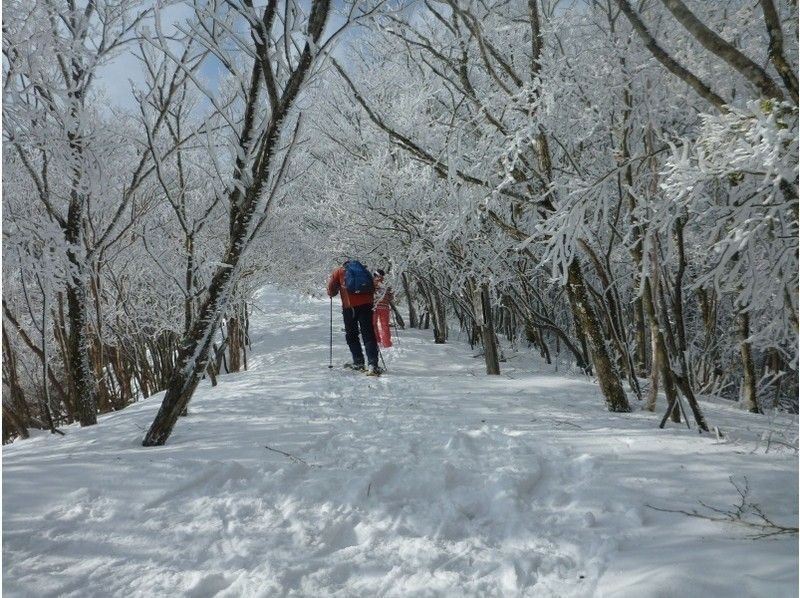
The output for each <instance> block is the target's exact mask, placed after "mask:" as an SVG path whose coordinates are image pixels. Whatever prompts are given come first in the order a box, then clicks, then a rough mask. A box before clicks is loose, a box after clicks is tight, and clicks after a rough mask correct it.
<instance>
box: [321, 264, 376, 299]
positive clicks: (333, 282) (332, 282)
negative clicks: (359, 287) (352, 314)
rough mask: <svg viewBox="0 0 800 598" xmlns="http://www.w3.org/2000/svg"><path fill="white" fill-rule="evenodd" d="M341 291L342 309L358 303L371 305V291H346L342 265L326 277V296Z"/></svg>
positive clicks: (331, 295)
mask: <svg viewBox="0 0 800 598" xmlns="http://www.w3.org/2000/svg"><path fill="white" fill-rule="evenodd" d="M339 291H341V292H342V295H341V296H342V309H347V308H349V307H358V306H359V305H372V299H373V294H372V293H358V294H356V293H353V294H351V293H348V292H347V288H346V287H345V286H344V267H343V266H339V267H338V268H336V269H335V270H334V271H333V272H331V277H330V278H329V279H328V297H333V296H334V295H336V294H338V293H339Z"/></svg>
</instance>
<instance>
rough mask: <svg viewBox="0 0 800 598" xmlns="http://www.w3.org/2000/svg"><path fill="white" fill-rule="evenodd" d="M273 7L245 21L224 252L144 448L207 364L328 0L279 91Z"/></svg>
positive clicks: (158, 439) (318, 7)
mask: <svg viewBox="0 0 800 598" xmlns="http://www.w3.org/2000/svg"><path fill="white" fill-rule="evenodd" d="M274 8H275V2H270V3H268V5H267V9H266V11H265V13H264V15H263V17H264V18H263V20H260V21H258V22H257V23H256V22H255V21H254V22H253V23H251V26H253V27H254V30H253V31H252V36H253V39H254V41H255V45H256V47H255V51H256V55H257V56H258V58H259V59H258V60H256V61H254V63H253V66H252V71H251V75H250V82H249V86H248V88H247V92H246V96H245V107H244V114H243V118H242V130H241V132H240V136H239V139H238V141H237V146H238V147H237V148H236V149H237V153H238V154H239V156H238V157H237V159H236V162H235V166H234V185H233V186H232V190H231V191H230V194H229V197H228V200H229V203H228V205H229V206H230V210H231V217H230V226H229V240H228V247H227V249H226V251H225V256H224V257H223V259H222V260H220V261H221V265H220V266H219V267H218V268H217V269H216V271H215V272H214V277H213V278H212V279H211V283H210V284H209V286H208V291H207V296H206V299H205V301H204V302H203V304H202V306H201V308H200V309H199V310H198V315H197V318H196V319H195V320H194V322H193V323H192V326H191V329H190V330H189V333H188V334H185V335H184V337H183V339H182V340H181V343H180V348H179V350H178V359H177V363H176V365H175V368H174V370H173V374H172V376H171V377H170V380H169V383H168V384H167V392H166V393H165V395H164V400H163V402H162V404H161V408H160V409H159V411H158V414H157V415H156V418H155V420H154V421H153V424H152V425H151V426H150V430H149V431H148V432H147V435H146V436H145V438H144V440H143V441H142V444H143V445H144V446H153V445H162V444H164V443H165V442H166V441H167V439H168V438H169V435H170V434H171V433H172V429H173V428H174V426H175V423H176V422H177V421H178V417H179V416H180V414H181V413H182V412H184V411H185V409H186V407H187V406H188V404H189V400H190V399H191V397H192V394H193V393H194V390H195V388H196V387H197V385H198V384H199V382H200V379H201V377H202V375H203V372H204V371H205V370H206V367H207V366H208V359H209V350H210V348H211V343H212V341H213V339H214V333H215V331H216V328H217V326H218V325H219V322H220V319H221V318H222V315H223V313H225V309H226V308H227V306H228V303H229V301H230V299H231V293H232V291H233V285H234V284H235V283H236V276H235V272H236V271H237V270H238V265H239V260H240V259H241V256H242V252H243V251H245V250H246V249H247V247H248V246H249V244H250V242H251V240H252V236H251V235H252V234H253V230H251V229H252V227H251V222H252V221H253V217H254V214H255V211H256V208H257V207H258V206H259V202H260V200H261V198H262V195H263V193H264V191H265V189H266V186H267V183H268V180H269V179H270V171H271V168H272V166H273V164H272V161H273V154H274V152H275V148H276V147H277V145H278V141H279V139H280V136H281V132H282V130H283V126H284V123H285V122H286V119H287V116H288V114H289V111H290V109H291V108H292V106H293V104H294V101H295V99H296V98H297V96H298V94H299V93H300V91H301V89H302V87H303V83H304V81H305V80H306V78H307V76H308V74H309V71H310V70H311V68H312V66H313V63H314V61H315V57H316V55H315V52H316V51H318V48H319V43H320V39H321V37H322V32H323V30H324V28H325V23H326V22H327V19H328V13H329V12H330V3H329V2H328V0H314V1H313V2H312V4H311V11H310V13H309V15H308V19H307V28H306V29H307V31H306V42H305V45H304V46H303V50H302V52H300V54H299V56H298V57H297V63H296V66H295V67H294V69H293V70H291V71H290V72H289V76H288V79H287V80H286V84H285V86H284V87H283V88H282V89H281V90H280V93H279V90H278V88H277V86H276V84H275V79H274V73H273V71H272V63H271V62H270V56H269V53H268V49H267V47H266V39H267V38H268V37H269V35H270V32H271V30H272V25H273V19H274V18H275V10H274ZM251 10H252V9H251ZM285 66H286V65H284V67H285ZM265 89H266V92H267V95H268V98H269V103H270V106H271V109H272V112H271V114H270V118H269V122H268V124H267V127H266V129H265V130H264V131H263V132H260V131H259V130H258V127H257V126H256V124H255V121H256V113H257V110H259V108H260V106H261V104H262V103H263V102H264V99H265V98H264V91H265ZM242 156H251V158H250V160H251V161H248V162H245V158H243V157H242ZM265 209H266V208H265Z"/></svg>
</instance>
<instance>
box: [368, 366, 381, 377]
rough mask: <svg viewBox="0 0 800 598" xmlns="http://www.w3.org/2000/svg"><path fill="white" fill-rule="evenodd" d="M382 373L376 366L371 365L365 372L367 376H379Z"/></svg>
mask: <svg viewBox="0 0 800 598" xmlns="http://www.w3.org/2000/svg"><path fill="white" fill-rule="evenodd" d="M382 373H383V370H382V369H381V368H379V367H378V366H377V365H371V366H369V369H368V370H367V376H380V375H381V374H382Z"/></svg>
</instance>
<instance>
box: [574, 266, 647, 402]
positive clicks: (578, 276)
mask: <svg viewBox="0 0 800 598" xmlns="http://www.w3.org/2000/svg"><path fill="white" fill-rule="evenodd" d="M567 284H568V285H569V286H570V289H571V291H572V292H571V297H572V298H573V306H572V308H573V312H574V314H575V315H576V316H577V319H578V320H579V321H580V323H581V327H582V328H583V330H584V332H585V333H586V339H587V341H588V343H589V348H590V352H591V355H592V363H593V364H594V369H595V372H596V374H597V380H598V382H599V383H600V388H601V389H602V391H603V395H604V396H605V399H606V406H607V407H608V410H609V411H615V412H623V413H627V412H630V410H631V407H630V405H629V404H628V398H627V397H626V396H625V391H624V390H623V389H622V385H621V384H620V381H619V376H618V375H617V372H616V371H615V370H614V366H613V364H612V363H611V358H610V357H609V355H608V350H607V349H606V346H605V341H604V339H603V332H602V330H601V328H600V323H599V322H598V320H597V316H596V315H595V313H594V310H593V309H592V306H591V305H590V303H589V294H588V292H587V290H586V285H585V283H584V280H583V272H582V271H581V267H580V263H579V262H578V260H577V258H574V259H573V260H572V262H571V263H570V265H569V266H568V270H567Z"/></svg>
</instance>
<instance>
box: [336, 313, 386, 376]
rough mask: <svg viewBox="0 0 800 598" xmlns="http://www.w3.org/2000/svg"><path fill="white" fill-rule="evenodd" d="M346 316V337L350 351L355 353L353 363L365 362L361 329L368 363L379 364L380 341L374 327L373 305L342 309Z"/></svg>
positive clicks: (343, 314) (360, 363) (343, 315)
mask: <svg viewBox="0 0 800 598" xmlns="http://www.w3.org/2000/svg"><path fill="white" fill-rule="evenodd" d="M342 317H344V332H345V334H344V337H345V339H346V340H347V346H348V347H350V353H352V354H353V363H354V364H356V365H363V364H364V353H363V352H362V351H361V341H360V340H359V338H358V332H359V329H360V330H361V338H362V339H364V350H365V351H366V352H367V363H368V364H369V365H374V366H377V365H378V342H377V341H376V340H375V329H374V328H373V327H372V305H369V304H368V305H359V306H358V307H348V308H345V309H343V310H342Z"/></svg>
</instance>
